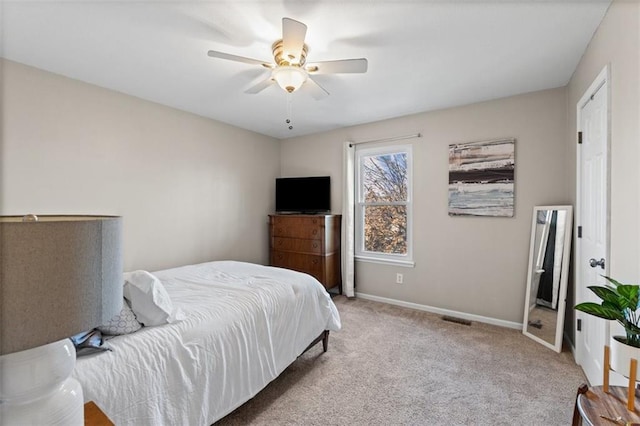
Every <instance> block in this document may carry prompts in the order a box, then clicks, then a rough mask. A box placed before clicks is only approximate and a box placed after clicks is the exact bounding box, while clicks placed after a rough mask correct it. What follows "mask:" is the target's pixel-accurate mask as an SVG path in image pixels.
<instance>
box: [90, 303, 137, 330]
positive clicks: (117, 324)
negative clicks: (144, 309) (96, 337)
mask: <svg viewBox="0 0 640 426" xmlns="http://www.w3.org/2000/svg"><path fill="white" fill-rule="evenodd" d="M141 328H142V325H140V323H139V322H138V320H137V319H136V315H135V314H134V313H133V311H132V310H131V308H130V307H129V303H128V302H127V299H124V300H123V301H122V310H121V311H120V313H118V314H116V315H115V316H114V317H113V318H111V319H110V320H109V321H108V322H107V323H106V324H103V325H101V326H100V327H98V330H100V331H101V332H102V334H110V335H112V336H120V335H122V334H129V333H133V332H134V331H138V330H140V329H141Z"/></svg>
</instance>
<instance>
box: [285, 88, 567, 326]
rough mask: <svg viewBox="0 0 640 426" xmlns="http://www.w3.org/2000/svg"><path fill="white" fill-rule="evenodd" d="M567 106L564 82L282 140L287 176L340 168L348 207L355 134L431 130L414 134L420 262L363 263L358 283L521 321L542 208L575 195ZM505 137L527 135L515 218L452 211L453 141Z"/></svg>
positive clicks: (379, 292) (336, 185)
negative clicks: (534, 223)
mask: <svg viewBox="0 0 640 426" xmlns="http://www.w3.org/2000/svg"><path fill="white" fill-rule="evenodd" d="M566 104H567V98H566V90H565V89H563V88H560V89H553V90H546V91H542V92H536V93H530V94H526V95H521V96H515V97H510V98H506V99H500V100H496V101H490V102H484V103H479V104H474V105H469V106H464V107H460V108H453V109H447V110H442V111H436V112H429V113H423V114H417V115H412V116H407V117H402V118H397V119H392V120H387V121H381V122H376V123H371V124H365V125H361V126H355V127H349V128H344V129H340V130H337V131H333V132H327V133H322V134H317V135H311V136H306V137H300V138H292V139H288V140H284V141H282V143H281V165H282V175H284V176H294V175H320V174H328V175H331V177H332V191H333V194H332V206H333V207H334V208H333V210H334V212H336V213H339V212H340V211H341V197H342V189H341V185H342V144H343V142H344V141H345V140H354V141H361V140H370V139H378V138H383V137H392V136H398V135H407V134H413V133H418V132H419V133H422V135H423V137H422V138H420V139H414V140H412V141H411V142H412V143H413V154H414V199H415V208H414V218H415V219H414V238H415V240H414V252H415V263H416V265H415V268H403V267H396V266H389V265H380V264H372V263H364V262H357V264H356V274H357V289H356V291H357V292H359V293H365V294H369V295H373V296H378V297H383V298H390V299H395V300H399V301H405V302H410V303H416V304H420V305H427V306H431V307H436V308H442V309H449V310H453V311H459V312H464V313H469V314H475V315H481V316H485V317H489V318H495V319H498V320H503V321H509V322H514V323H521V322H522V316H523V309H524V298H525V287H526V270H527V262H528V255H529V236H530V226H531V214H532V210H533V206H534V205H543V204H545V205H546V204H565V203H567V202H568V201H569V193H568V191H569V186H568V184H567V181H568V179H569V177H568V172H567V170H566V164H567V162H568V160H567V149H566V143H565V135H566V132H567V129H566V125H567V110H566ZM500 137H514V138H516V139H517V141H516V201H515V203H516V212H515V217H514V218H465V217H450V216H449V215H448V209H447V200H448V198H447V197H448V193H447V188H448V146H449V144H451V143H457V142H471V141H478V140H484V139H495V138H500ZM401 143H406V141H403V142H401ZM397 272H400V273H403V274H404V284H401V285H400V284H395V274H396V273H397Z"/></svg>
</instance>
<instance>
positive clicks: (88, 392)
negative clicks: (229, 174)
mask: <svg viewBox="0 0 640 426" xmlns="http://www.w3.org/2000/svg"><path fill="white" fill-rule="evenodd" d="M153 275H154V276H155V277H157V279H158V280H159V281H160V282H161V283H162V286H163V287H164V288H165V289H166V293H167V294H168V295H169V296H170V298H171V302H172V303H173V305H174V307H175V309H176V312H177V317H178V318H179V319H178V320H175V321H174V322H172V323H169V324H164V325H160V326H153V327H142V328H141V329H140V330H138V331H136V332H134V333H130V334H126V335H122V336H115V337H113V338H110V339H109V340H108V341H107V343H106V344H107V345H108V346H109V347H110V348H111V351H108V352H103V353H99V354H94V355H90V356H83V357H79V358H78V361H77V364H76V368H75V370H74V374H73V376H74V377H75V378H76V379H77V380H78V381H79V382H80V383H81V385H82V387H83V390H84V399H85V401H94V402H96V403H97V404H98V405H99V406H100V407H101V408H102V409H103V411H104V412H105V413H106V414H107V416H108V417H109V418H110V419H111V420H112V421H113V422H114V423H115V424H117V425H210V424H212V423H214V422H215V421H217V420H219V419H220V418H222V417H224V416H225V415H227V414H229V413H230V412H232V411H233V410H234V409H236V408H237V407H239V406H240V405H242V404H243V403H244V402H246V401H248V400H249V399H251V398H252V397H253V396H255V395H256V394H257V393H258V392H259V391H260V390H261V389H263V388H264V387H265V386H266V385H267V384H268V383H269V382H271V381H272V380H273V379H275V378H276V377H277V376H278V375H279V374H280V373H281V372H282V371H283V370H284V369H285V368H286V367H287V366H289V364H291V363H292V362H293V361H295V359H296V358H297V357H298V356H300V355H301V354H302V353H303V352H304V351H305V350H306V349H307V348H308V347H310V344H311V343H314V344H315V343H316V342H318V341H319V340H323V343H324V344H325V349H326V339H327V338H328V332H329V331H337V330H339V329H340V326H341V325H340V317H339V314H338V311H337V309H336V306H335V305H334V304H333V302H332V300H331V298H330V296H329V294H328V293H327V292H326V290H325V289H324V287H323V286H322V285H321V284H320V283H319V282H318V281H317V280H316V279H315V278H313V277H311V276H310V275H307V274H303V273H299V272H295V271H290V270H286V269H280V268H273V267H268V266H261V265H255V264H249V263H243V262H233V261H222V262H208V263H203V264H198V265H190V266H185V267H179V268H173V269H167V270H163V271H157V272H153ZM125 294H126V292H125Z"/></svg>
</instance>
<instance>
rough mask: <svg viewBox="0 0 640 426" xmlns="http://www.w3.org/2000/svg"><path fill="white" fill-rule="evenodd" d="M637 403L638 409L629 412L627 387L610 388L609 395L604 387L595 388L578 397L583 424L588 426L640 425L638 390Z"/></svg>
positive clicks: (577, 401) (577, 406)
mask: <svg viewBox="0 0 640 426" xmlns="http://www.w3.org/2000/svg"><path fill="white" fill-rule="evenodd" d="M635 401H636V402H635V406H636V409H635V410H634V411H629V410H628V409H627V388H626V387H624V386H609V393H605V392H604V391H603V390H602V386H593V387H590V388H589V389H588V390H587V391H586V392H585V393H581V394H579V395H578V396H577V399H576V408H577V409H578V411H579V412H580V416H581V417H582V420H583V423H584V424H587V425H593V426H599V425H602V426H612V425H615V424H619V425H629V424H638V425H640V411H638V410H639V407H640V398H638V395H637V390H636V396H635ZM603 416H604V417H603ZM574 420H575V419H574ZM574 424H575V423H574ZM578 424H579V423H578Z"/></svg>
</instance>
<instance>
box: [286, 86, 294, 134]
mask: <svg viewBox="0 0 640 426" xmlns="http://www.w3.org/2000/svg"><path fill="white" fill-rule="evenodd" d="M285 96H286V99H287V119H286V120H285V122H286V123H287V126H288V127H289V130H293V117H292V115H293V113H292V112H293V93H287V94H285Z"/></svg>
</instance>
